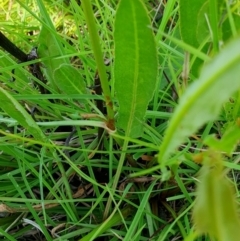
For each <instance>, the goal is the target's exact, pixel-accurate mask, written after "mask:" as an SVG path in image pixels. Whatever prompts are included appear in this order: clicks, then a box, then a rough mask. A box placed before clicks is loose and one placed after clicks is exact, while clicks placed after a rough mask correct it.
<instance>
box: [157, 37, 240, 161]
mask: <svg viewBox="0 0 240 241" xmlns="http://www.w3.org/2000/svg"><path fill="white" fill-rule="evenodd" d="M239 45H240V38H237V39H235V40H234V41H232V42H231V43H230V44H229V45H228V46H226V47H225V49H223V50H222V52H221V53H220V54H219V55H218V56H216V57H215V59H213V60H212V61H211V62H210V63H209V64H208V65H207V66H205V68H203V71H202V73H201V76H200V78H199V79H198V80H196V81H195V82H194V83H193V84H192V85H191V86H190V87H189V88H188V89H187V90H186V92H185V93H184V95H183V96H182V98H181V100H180V102H179V105H178V106H177V108H176V110H175V112H174V115H173V117H172V119H171V121H170V123H169V127H168V129H167V131H166V134H165V137H164V140H163V143H162V145H161V146H160V153H159V156H158V160H159V162H161V163H162V164H163V165H164V164H166V160H167V158H168V157H169V155H170V154H171V153H172V152H173V151H174V150H175V148H176V147H178V145H180V144H181V143H182V142H183V141H185V138H186V137H187V136H190V135H191V134H193V133H194V132H195V131H197V130H198V129H199V128H200V127H201V126H202V125H203V124H205V123H206V122H208V121H213V120H215V119H216V117H217V116H218V114H219V112H220V109H221V106H222V104H223V103H224V102H225V101H227V99H228V98H229V97H230V96H231V95H232V94H233V93H234V92H235V91H237V90H238V89H239V88H240V81H239V66H240V52H239V51H238V49H239Z"/></svg>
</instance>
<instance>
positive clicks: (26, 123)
mask: <svg viewBox="0 0 240 241" xmlns="http://www.w3.org/2000/svg"><path fill="white" fill-rule="evenodd" d="M0 102H1V108H2V109H3V110H4V111H5V112H6V113H7V114H8V115H9V116H11V117H12V118H13V119H15V120H16V121H18V123H19V124H20V125H22V126H23V127H24V128H26V129H27V131H29V133H30V134H31V135H33V137H34V138H35V139H36V140H39V141H43V142H45V141H46V137H45V136H44V134H43V133H42V131H41V129H40V128H39V126H38V125H37V124H36V123H35V121H34V120H33V118H32V117H31V116H30V115H29V114H28V113H27V111H26V110H25V109H24V108H23V107H22V106H21V105H20V104H19V103H18V102H17V101H16V100H15V99H14V98H13V97H12V96H11V95H10V94H9V93H8V92H7V91H6V90H4V89H2V88H1V87H0Z"/></svg>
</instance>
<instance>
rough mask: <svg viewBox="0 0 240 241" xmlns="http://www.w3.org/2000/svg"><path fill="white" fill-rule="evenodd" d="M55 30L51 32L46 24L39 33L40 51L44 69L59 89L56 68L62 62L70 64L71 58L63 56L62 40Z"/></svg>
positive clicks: (55, 87)
mask: <svg viewBox="0 0 240 241" xmlns="http://www.w3.org/2000/svg"><path fill="white" fill-rule="evenodd" d="M56 34H57V33H54V32H50V31H49V30H48V29H47V28H46V27H45V26H43V27H42V29H41V32H40V35H39V43H40V45H39V48H38V53H39V56H40V57H41V58H43V61H42V62H43V64H44V67H45V68H44V70H45V73H46V75H47V79H48V80H49V81H50V82H51V85H52V86H54V89H57V81H56V80H55V79H54V76H53V75H54V70H55V69H57V68H59V66H61V65H62V64H70V62H69V60H68V59H66V58H62V57H61V56H64V51H63V49H62V46H61V42H59V41H58V39H57V38H56Z"/></svg>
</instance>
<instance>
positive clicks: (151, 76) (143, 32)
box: [114, 0, 157, 137]
mask: <svg viewBox="0 0 240 241" xmlns="http://www.w3.org/2000/svg"><path fill="white" fill-rule="evenodd" d="M114 41H115V61H114V77H115V90H116V94H117V99H118V102H119V105H120V109H119V119H118V123H117V125H118V127H120V128H122V129H123V130H125V131H127V134H128V135H129V136H130V137H138V136H140V135H141V133H142V123H141V122H142V120H143V118H144V116H145V113H146V110H147V106H148V103H149V101H150V100H151V98H152V96H153V93H154V90H155V87H156V77H157V51H156V45H155V41H154V36H153V32H152V30H151V27H150V20H149V17H148V15H147V11H146V9H145V6H144V5H143V3H142V1H141V0H135V1H129V0H121V1H120V3H119V7H118V9H117V13H116V21H115V31H114ZM128 132H129V133H128Z"/></svg>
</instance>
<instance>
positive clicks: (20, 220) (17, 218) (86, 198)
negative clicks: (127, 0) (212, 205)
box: [0, 0, 239, 241]
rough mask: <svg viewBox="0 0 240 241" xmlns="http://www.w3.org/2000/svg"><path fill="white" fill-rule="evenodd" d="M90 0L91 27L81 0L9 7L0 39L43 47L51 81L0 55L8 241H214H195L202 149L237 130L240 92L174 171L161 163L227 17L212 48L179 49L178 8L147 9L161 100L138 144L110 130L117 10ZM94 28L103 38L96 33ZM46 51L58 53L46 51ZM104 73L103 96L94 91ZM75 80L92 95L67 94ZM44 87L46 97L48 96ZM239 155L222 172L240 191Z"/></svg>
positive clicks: (2, 235) (0, 223) (2, 188)
mask: <svg viewBox="0 0 240 241" xmlns="http://www.w3.org/2000/svg"><path fill="white" fill-rule="evenodd" d="M83 1H84V0H83ZM25 2H26V3H25ZM91 2H92V5H93V15H94V18H92V17H91V15H89V16H90V17H91V18H90V19H86V17H85V13H86V12H87V11H88V10H87V6H84V7H83V6H79V4H78V3H77V1H71V4H70V1H60V0H57V1H41V0H38V1H20V0H19V1H2V3H0V11H1V12H3V13H4V14H2V15H1V16H0V21H1V27H0V31H1V32H3V33H4V34H5V35H6V36H7V37H8V38H9V39H10V40H11V41H12V42H13V43H15V44H16V45H17V46H18V47H19V48H20V49H21V50H23V51H24V52H25V53H29V52H30V50H31V49H32V47H34V46H38V47H39V48H40V54H42V55H40V58H39V60H35V62H38V61H39V62H41V69H42V72H43V73H44V76H45V78H46V80H47V84H46V85H45V84H43V83H41V81H39V80H38V79H37V78H34V77H33V76H32V75H31V74H30V72H29V69H28V67H27V66H28V63H18V61H17V60H16V59H15V58H14V57H12V56H10V55H9V54H8V53H7V52H6V51H4V50H3V49H0V73H1V75H0V79H1V82H0V87H1V88H2V89H3V91H2V92H1V93H0V97H1V98H0V99H1V102H2V103H1V104H0V183H1V185H0V215H1V219H0V240H48V241H50V240H54V241H60V240H61V241H65V240H69V241H75V240H82V241H87V240H111V241H115V240H126V241H128V240H131V241H135V240H136V241H138V240H139V241H140V240H141V241H147V240H151V241H152V240H154V241H155V240H156V241H168V240H169V241H170V240H175V239H176V240H177V239H179V240H185V241H190V240H198V241H200V240H201V241H210V240H212V239H210V238H209V237H208V236H207V235H206V236H205V235H203V236H201V235H199V236H198V237H197V238H196V236H197V233H196V232H195V229H194V228H193V222H192V216H191V215H192V208H193V206H194V199H195V196H196V190H195V188H196V184H198V182H199V179H198V178H199V177H198V172H199V170H200V167H201V166H200V165H199V163H198V159H197V158H196V155H197V154H199V153H200V155H201V153H202V152H203V153H205V150H206V149H207V147H206V144H205V143H204V142H203V140H205V139H206V138H207V137H208V136H209V135H210V134H217V135H218V136H219V137H220V136H224V133H225V130H226V129H227V128H228V127H229V126H232V125H233V123H235V122H236V120H237V118H238V117H239V115H238V109H239V101H238V100H239V95H238V93H237V94H235V95H233V96H232V99H234V101H235V102H234V103H233V106H232V105H231V104H232V102H231V101H228V102H227V103H225V104H224V108H222V112H221V114H220V115H219V117H217V119H215V120H214V121H209V122H208V123H205V125H203V126H202V127H201V129H200V130H198V132H196V133H195V134H194V135H192V136H190V137H189V138H187V139H186V140H185V141H184V143H182V144H181V145H180V147H179V148H178V149H175V151H174V153H172V154H173V155H171V156H170V157H168V158H167V165H166V166H164V167H163V166H162V164H160V163H159V162H158V156H157V155H158V153H159V146H160V145H161V144H162V143H167V142H166V140H165V139H164V137H165V132H166V130H167V127H168V125H169V120H170V119H171V117H172V116H173V115H174V114H173V112H174V109H175V107H176V106H178V101H179V98H180V97H181V96H182V95H184V93H185V89H186V88H187V87H188V85H190V84H191V83H192V82H194V80H195V79H196V78H197V77H198V75H199V72H198V71H197V70H198V69H200V68H201V66H202V65H203V62H207V61H209V60H210V59H211V58H212V55H213V54H215V53H217V52H218V51H220V50H219V48H220V47H219V45H218V43H219V38H220V35H219V32H218V31H223V30H219V29H218V28H217V22H214V21H216V19H217V15H218V14H219V13H218V12H217V10H216V9H214V7H213V3H214V2H216V1H212V2H211V3H212V5H211V7H210V11H213V13H214V14H215V15H213V16H212V18H214V17H215V19H212V21H213V27H214V28H213V33H212V34H213V36H212V37H213V39H211V36H210V35H207V36H202V39H204V40H203V41H202V42H201V43H198V46H196V45H193V44H191V40H188V39H185V40H184V41H183V40H182V39H181V34H183V32H184V31H183V29H181V23H180V20H179V11H180V10H181V8H179V2H178V1H176V0H168V1H150V0H149V1H144V2H145V5H146V9H147V12H148V14H149V16H150V18H151V19H150V20H151V23H152V26H151V29H152V30H153V32H154V36H155V39H156V47H157V54H158V55H157V57H158V62H159V67H158V77H157V81H156V91H154V94H153V98H152V100H151V101H150V103H149V105H148V110H147V112H146V115H145V119H144V123H143V132H142V135H141V136H140V137H138V138H133V137H131V135H127V136H126V135H125V134H126V133H125V132H124V131H123V130H122V129H121V128H117V130H116V132H114V131H113V130H110V131H109V129H108V128H106V123H109V122H108V121H109V120H111V119H114V118H115V121H116V119H117V118H118V112H119V106H118V99H117V97H116V95H115V92H116V89H115V85H114V84H115V83H114V80H115V79H114V73H115V72H114V58H115V55H114V32H113V29H114V22H115V16H116V9H117V2H118V1H114V0H109V1H106V0H101V1H100V0H96V1H91ZM164 2H165V3H164ZM238 7H239V6H238ZM156 10H158V11H156ZM227 10H228V11H227V14H228V18H229V19H230V26H231V29H232V30H233V31H232V32H233V33H232V35H233V36H237V32H238V31H237V30H238V29H237V27H236V26H235V25H237V23H236V22H234V20H233V17H232V15H231V14H232V13H233V12H234V10H233V9H232V10H231V9H230V8H228V9H227ZM88 14H89V12H88ZM155 17H159V19H157V20H156V19H154V18H155ZM217 20H218V19H217ZM91 21H92V22H91ZM210 21H211V20H210ZM94 25H95V27H96V31H95V32H94V29H93V32H92V33H91V31H89V28H90V29H91V30H92V27H91V26H94ZM42 28H45V31H46V32H44V33H43V32H41V29H42ZM181 31H182V32H181ZM96 36H97V37H96ZM97 38H99V40H98V39H97ZM224 41H225V42H227V41H228V39H226V40H224ZM225 42H224V43H225ZM208 43H210V44H209V45H208ZM211 43H212V44H213V45H212V46H211ZM48 44H49V46H50V47H51V48H49V49H50V50H49V49H47V48H45V47H49V46H48ZM206 46H207V51H205V50H206ZM44 48H45V49H44ZM46 49H47V51H46ZM100 50H101V51H100ZM210 50H213V51H212V52H211V51H210ZM185 51H187V52H189V53H190V54H191V58H190V62H185V67H186V65H188V66H187V67H189V69H190V73H187V74H189V75H188V78H187V80H185V81H186V83H183V81H184V80H182V79H181V77H180V76H181V73H182V71H183V69H184V60H186V59H185V57H186V54H185ZM47 54H49V55H47ZM126 58H127V56H126ZM33 62H34V61H33ZM104 62H105V64H104ZM106 63H108V64H106ZM64 64H65V65H66V66H68V67H70V69H68V67H66V69H67V71H69V72H68V73H71V74H72V75H71V74H68V76H67V77H66V79H68V80H66V79H64V78H61V76H62V74H63V73H62V72H60V73H58V75H56V71H55V70H56V69H57V68H58V67H59V66H61V65H64ZM72 67H74V71H73V70H72ZM13 69H14V70H15V72H14V78H15V81H12V77H13V73H12V70H13ZM97 69H98V70H100V72H99V76H100V79H101V81H103V82H101V86H102V89H103V94H102V93H98V92H97V93H95V90H96V87H98V86H96V78H97V76H96V73H97ZM67 71H66V72H67ZM75 72H76V73H75ZM75 74H76V75H75ZM56 76H57V77H58V78H56ZM59 76H60V77H59ZM76 76H77V77H76ZM64 80H66V81H69V82H67V84H66V82H65V81H64ZM75 80H76V82H74V84H73V85H72V86H77V85H78V83H79V82H81V81H83V83H84V85H85V86H84V90H83V91H82V90H79V89H78V88H77V87H76V88H73V87H69V85H70V83H72V82H71V81H75ZM36 82H37V83H38V84H39V85H42V86H43V87H44V88H45V89H47V90H48V92H49V93H48V94H41V93H40V91H39V87H38V85H36V84H34V83H36ZM185 84H186V85H185ZM4 90H5V91H6V93H7V94H6V93H5V91H4ZM126 91H127V90H126ZM8 94H9V95H10V96H11V98H10V97H9V98H8V97H6V96H8ZM106 96H109V97H111V98H112V102H113V107H112V108H111V107H109V106H107V108H106V105H105V104H104V106H103V107H104V108H100V107H99V105H98V103H100V102H101V101H102V102H103V103H105V102H104V101H106ZM142 98H144V96H143V97H142ZM4 101H5V102H4ZM99 101H100V102H99ZM19 106H21V108H22V110H21V111H19V108H20V107H19ZM106 109H107V110H106ZM187 110H188V109H187ZM18 111H19V112H21V113H20V114H19V112H18ZM200 114H201V113H200V112H199V115H200ZM23 117H24V118H26V119H24V120H22V119H21V118H23ZM29 123H30V124H29ZM30 127H31V128H32V129H31V128H30ZM101 127H103V128H101ZM108 127H109V126H108ZM110 127H112V126H110ZM114 127H118V126H117V124H116V122H115V124H114ZM173 128H174V127H173ZM110 129H111V128H110ZM100 130H103V132H101V131H100ZM172 130H173V132H174V131H175V130H176V129H172ZM170 137H171V136H170ZM164 140H165V142H164ZM233 141H235V142H236V140H235V139H234V140H233ZM169 143H170V144H171V141H169ZM167 144H168V143H167ZM212 145H213V144H212ZM210 146H211V145H210ZM165 149H167V148H165ZM161 151H162V150H161ZM164 151H165V150H163V152H162V153H163V154H161V155H164ZM234 151H235V154H234V155H233V156H231V157H227V158H225V159H224V162H223V165H224V167H226V168H228V169H226V170H225V172H228V176H229V177H230V178H231V179H232V180H233V184H234V187H235V191H236V193H238V188H239V187H238V183H239V181H238V174H237V170H239V167H238V162H239V152H238V151H239V150H238V148H235V149H234ZM194 158H195V159H194ZM193 160H195V161H193ZM119 163H120V164H119ZM164 168H165V169H164ZM168 175H169V176H168ZM194 238H196V239H194Z"/></svg>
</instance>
